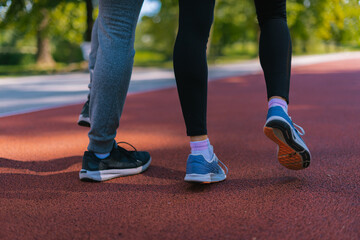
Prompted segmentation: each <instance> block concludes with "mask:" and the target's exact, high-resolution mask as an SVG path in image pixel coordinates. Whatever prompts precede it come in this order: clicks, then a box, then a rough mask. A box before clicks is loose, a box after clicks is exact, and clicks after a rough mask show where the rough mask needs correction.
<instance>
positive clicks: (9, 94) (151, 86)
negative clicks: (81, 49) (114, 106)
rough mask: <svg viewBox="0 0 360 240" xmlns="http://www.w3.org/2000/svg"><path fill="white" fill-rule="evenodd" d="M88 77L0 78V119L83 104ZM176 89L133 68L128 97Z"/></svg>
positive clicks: (232, 71)
mask: <svg viewBox="0 0 360 240" xmlns="http://www.w3.org/2000/svg"><path fill="white" fill-rule="evenodd" d="M359 58H360V52H353V53H336V54H327V55H312V56H301V57H294V58H293V66H294V67H295V66H304V65H309V64H314V63H321V62H328V61H336V60H337V61H338V60H345V59H359ZM259 71H261V68H260V64H259V61H258V60H252V61H246V62H241V63H234V64H225V65H217V66H212V67H210V69H209V78H210V80H214V79H219V78H224V77H229V76H243V75H246V74H254V73H258V72H259ZM88 83H89V74H88V73H73V74H57V75H46V76H31V77H17V78H0V117H1V116H9V115H14V114H19V113H25V112H32V111H37V110H42V109H49V108H54V107H60V106H66V105H71V104H77V103H82V102H84V101H85V100H86V96H87V93H88V88H87V85H88ZM173 86H175V80H174V74H173V71H172V70H171V69H155V68H135V70H134V73H133V76H132V80H131V83H130V89H129V93H139V92H146V91H151V90H156V89H163V88H168V87H173Z"/></svg>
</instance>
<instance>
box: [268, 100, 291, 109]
mask: <svg viewBox="0 0 360 240" xmlns="http://www.w3.org/2000/svg"><path fill="white" fill-rule="evenodd" d="M275 106H280V107H282V108H283V109H284V110H285V111H286V112H287V108H288V105H287V102H286V101H284V100H282V99H279V98H273V99H271V100H270V101H269V104H268V107H269V108H271V107H275Z"/></svg>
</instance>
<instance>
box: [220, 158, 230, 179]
mask: <svg viewBox="0 0 360 240" xmlns="http://www.w3.org/2000/svg"><path fill="white" fill-rule="evenodd" d="M218 161H219V162H220V163H221V165H223V166H224V168H225V169H226V173H225V174H226V175H227V174H228V172H229V169H228V168H227V166H226V165H225V164H224V163H223V162H222V161H220V159H218Z"/></svg>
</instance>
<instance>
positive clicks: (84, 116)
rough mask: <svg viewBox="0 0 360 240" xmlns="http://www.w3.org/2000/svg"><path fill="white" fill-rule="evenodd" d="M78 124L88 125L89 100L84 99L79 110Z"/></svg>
mask: <svg viewBox="0 0 360 240" xmlns="http://www.w3.org/2000/svg"><path fill="white" fill-rule="evenodd" d="M78 125H79V126H82V127H90V116H89V100H87V101H86V103H85V104H84V106H83V108H82V110H81V113H80V116H79V120H78Z"/></svg>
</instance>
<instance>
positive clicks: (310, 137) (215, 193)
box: [0, 60, 360, 239]
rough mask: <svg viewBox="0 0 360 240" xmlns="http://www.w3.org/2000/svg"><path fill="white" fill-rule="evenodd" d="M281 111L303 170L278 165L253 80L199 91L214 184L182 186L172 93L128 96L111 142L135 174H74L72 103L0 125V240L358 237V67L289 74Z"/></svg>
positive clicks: (79, 145)
mask: <svg viewBox="0 0 360 240" xmlns="http://www.w3.org/2000/svg"><path fill="white" fill-rule="evenodd" d="M291 89H292V91H291V100H290V101H291V105H290V114H291V115H292V117H293V119H294V120H295V122H297V123H299V124H300V125H302V126H303V127H304V128H305V130H306V131H307V135H306V136H305V140H306V142H307V143H308V146H309V148H310V149H311V150H312V157H313V160H312V163H311V165H310V167H309V168H308V169H306V170H303V171H291V170H287V169H285V168H284V167H282V166H280V164H279V163H278V162H277V159H276V147H275V145H274V144H273V143H272V142H271V141H269V140H268V139H267V138H266V137H265V136H264V135H263V132H262V127H263V124H264V121H265V114H266V98H265V84H264V80H263V77H262V75H251V76H245V77H233V78H227V79H223V80H219V81H215V82H211V83H210V86H209V111H208V116H209V135H210V139H211V142H212V144H213V145H214V146H215V151H216V153H217V155H218V156H219V157H220V159H221V160H222V161H223V162H225V164H227V165H228V167H229V169H230V173H229V175H228V179H227V180H226V181H225V182H222V183H218V184H212V185H191V184H188V183H185V182H184V181H183V177H184V174H185V160H186V158H187V154H188V152H189V146H188V139H187V137H186V136H185V127H184V124H183V121H182V115H181V111H180V107H179V102H178V99H177V93H176V90H175V89H168V90H161V91H156V92H150V93H145V94H138V95H132V96H129V97H128V99H127V103H126V106H125V111H124V114H123V118H122V120H121V123H120V124H121V127H120V131H119V133H118V140H121V141H128V142H130V143H132V144H134V145H135V146H136V147H137V148H138V149H141V150H148V151H150V153H151V154H152V157H153V163H152V165H151V166H150V168H149V169H148V171H146V172H145V173H144V174H142V175H137V176H131V177H125V178H118V179H114V180H111V181H108V182H106V183H86V182H80V181H79V179H78V171H79V169H80V168H81V158H82V154H83V151H84V150H85V148H86V145H87V143H88V139H87V129H84V128H81V127H78V126H77V125H76V124H75V122H76V120H77V116H78V113H79V111H80V109H81V106H80V105H77V106H70V107H64V108H58V109H53V110H47V111H41V112H36V113H30V114H25V115H18V116H12V117H6V118H1V119H0V143H1V144H0V186H1V192H0V209H1V211H0V226H1V231H0V239H360V188H359V185H360V172H359V169H360V160H359V158H360V140H359V139H360V60H352V61H342V62H333V63H326V64H318V65H312V66H308V67H300V68H296V69H294V71H293V78H292V85H291Z"/></svg>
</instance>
